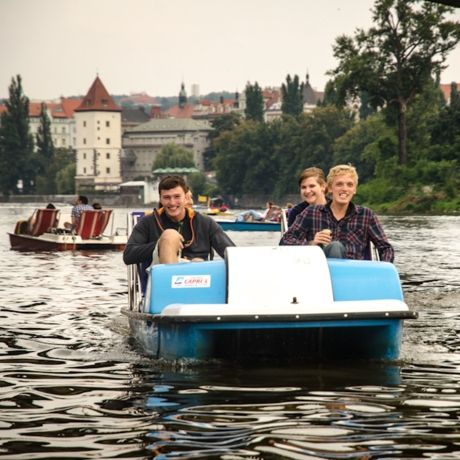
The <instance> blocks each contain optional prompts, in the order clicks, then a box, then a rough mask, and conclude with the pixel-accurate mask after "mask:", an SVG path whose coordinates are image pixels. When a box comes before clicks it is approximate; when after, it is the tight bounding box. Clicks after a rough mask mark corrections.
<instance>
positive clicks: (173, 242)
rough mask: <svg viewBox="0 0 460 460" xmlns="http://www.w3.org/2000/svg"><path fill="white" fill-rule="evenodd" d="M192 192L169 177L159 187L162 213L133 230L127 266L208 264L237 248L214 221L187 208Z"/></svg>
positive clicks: (126, 254)
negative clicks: (227, 250)
mask: <svg viewBox="0 0 460 460" xmlns="http://www.w3.org/2000/svg"><path fill="white" fill-rule="evenodd" d="M188 190H189V188H188V186H187V184H186V182H185V180H184V179H183V178H182V177H181V176H166V177H164V178H163V179H161V181H160V184H159V186H158V191H159V195H160V203H161V205H162V207H161V209H154V210H153V213H151V214H149V215H147V216H145V217H143V218H142V219H141V220H140V221H139V222H138V223H137V224H136V225H135V227H134V228H133V231H132V233H131V235H130V237H129V239H128V242H127V244H126V247H125V250H124V252H123V261H124V262H125V264H127V265H130V264H137V263H146V264H151V263H152V262H153V263H154V264H155V263H177V262H186V261H199V260H207V259H208V258H209V256H210V254H211V252H212V250H215V251H216V252H217V253H218V254H219V255H220V256H221V257H224V252H225V249H226V248H227V247H228V246H235V244H234V243H233V241H232V240H231V239H230V238H229V237H228V236H227V235H226V234H225V233H224V231H223V230H222V229H221V227H220V226H219V225H218V224H217V223H216V222H215V221H214V220H213V219H212V218H211V217H208V216H205V215H203V214H200V213H198V212H196V211H195V210H193V209H192V208H189V207H187V198H186V194H187V192H188Z"/></svg>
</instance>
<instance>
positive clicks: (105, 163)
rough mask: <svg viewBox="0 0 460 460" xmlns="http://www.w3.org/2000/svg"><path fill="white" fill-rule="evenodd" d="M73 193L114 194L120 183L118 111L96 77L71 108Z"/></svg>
mask: <svg viewBox="0 0 460 460" xmlns="http://www.w3.org/2000/svg"><path fill="white" fill-rule="evenodd" d="M75 126H76V128H75V134H76V145H75V149H76V163H77V172H76V176H75V187H76V190H77V193H80V192H83V191H85V192H90V191H105V192H109V191H117V190H118V188H119V185H120V184H121V167H120V165H121V161H120V158H121V108H120V107H119V106H118V105H117V104H115V102H114V100H113V98H112V96H110V94H109V93H108V91H107V90H106V88H105V86H104V84H103V83H102V81H101V79H100V78H99V76H97V77H96V79H95V80H94V82H93V84H92V85H91V87H90V89H89V90H88V93H87V94H86V96H85V97H84V98H83V100H82V102H81V104H80V105H79V106H78V107H77V108H76V109H75Z"/></svg>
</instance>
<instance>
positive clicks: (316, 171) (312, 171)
mask: <svg viewBox="0 0 460 460" xmlns="http://www.w3.org/2000/svg"><path fill="white" fill-rule="evenodd" d="M310 177H316V179H317V181H318V183H319V184H321V185H324V186H326V176H325V175H324V172H323V170H322V169H321V168H315V167H313V168H307V169H304V170H303V171H302V172H301V173H300V176H299V187H300V186H301V185H302V182H303V181H304V180H305V179H308V178H310Z"/></svg>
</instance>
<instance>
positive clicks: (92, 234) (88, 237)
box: [8, 209, 127, 251]
mask: <svg viewBox="0 0 460 460" xmlns="http://www.w3.org/2000/svg"><path fill="white" fill-rule="evenodd" d="M111 220H112V210H111V209H103V210H87V211H83V212H82V213H81V216H80V221H79V224H78V227H77V228H76V229H75V230H74V231H70V230H67V229H65V228H60V227H59V225H58V222H59V210H58V209H36V210H35V212H34V214H33V216H32V218H31V219H29V220H28V221H18V222H17V223H16V227H15V229H14V232H13V233H8V235H9V238H10V244H11V249H16V250H22V251H66V250H75V249H92V250H94V249H96V250H99V249H115V250H122V249H123V248H124V247H125V246H126V241H127V235H126V232H124V234H120V235H119V234H117V232H115V233H112V234H110V235H107V234H105V233H104V232H105V230H106V229H107V227H108V224H109V222H110V221H111ZM112 222H113V220H112ZM112 226H113V225H112Z"/></svg>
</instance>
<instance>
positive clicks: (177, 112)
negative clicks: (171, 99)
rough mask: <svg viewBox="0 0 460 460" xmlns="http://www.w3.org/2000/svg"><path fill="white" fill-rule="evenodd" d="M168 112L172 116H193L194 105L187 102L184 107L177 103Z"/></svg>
mask: <svg viewBox="0 0 460 460" xmlns="http://www.w3.org/2000/svg"><path fill="white" fill-rule="evenodd" d="M166 114H167V115H168V116H169V117H171V118H192V114H193V106H192V105H190V104H185V106H184V107H182V108H181V107H179V106H178V105H175V106H173V107H171V108H170V109H168V110H167V111H166Z"/></svg>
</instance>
